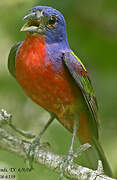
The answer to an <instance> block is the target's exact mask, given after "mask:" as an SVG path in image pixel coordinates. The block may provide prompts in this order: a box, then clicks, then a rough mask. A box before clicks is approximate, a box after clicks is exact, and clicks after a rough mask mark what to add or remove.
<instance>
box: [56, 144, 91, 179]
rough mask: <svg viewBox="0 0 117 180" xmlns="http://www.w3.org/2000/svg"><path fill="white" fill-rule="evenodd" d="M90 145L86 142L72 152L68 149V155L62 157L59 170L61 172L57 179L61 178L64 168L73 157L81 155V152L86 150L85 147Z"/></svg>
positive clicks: (87, 147) (70, 162)
mask: <svg viewBox="0 0 117 180" xmlns="http://www.w3.org/2000/svg"><path fill="white" fill-rule="evenodd" d="M90 147H91V145H90V144H88V143H86V144H83V145H81V146H80V147H79V148H78V150H77V152H76V153H74V152H73V151H71V150H70V151H69V152H68V155H67V156H66V157H65V158H64V161H63V162H62V163H61V165H60V171H61V174H60V177H59V180H61V179H62V178H63V176H64V172H65V170H66V168H67V167H68V166H69V165H71V164H72V162H73V161H74V159H75V158H78V157H79V156H81V154H82V153H83V152H84V151H86V150H87V149H89V148H90Z"/></svg>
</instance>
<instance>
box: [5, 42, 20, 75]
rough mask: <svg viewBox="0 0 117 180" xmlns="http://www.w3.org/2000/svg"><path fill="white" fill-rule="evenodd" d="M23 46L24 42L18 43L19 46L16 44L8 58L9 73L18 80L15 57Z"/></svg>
mask: <svg viewBox="0 0 117 180" xmlns="http://www.w3.org/2000/svg"><path fill="white" fill-rule="evenodd" d="M21 44H22V42H18V43H17V44H15V45H14V46H13V47H12V48H11V50H10V53H9V56H8V69H9V72H10V73H11V74H12V76H13V77H15V78H16V70H15V57H16V54H17V51H18V49H19V47H20V45H21Z"/></svg>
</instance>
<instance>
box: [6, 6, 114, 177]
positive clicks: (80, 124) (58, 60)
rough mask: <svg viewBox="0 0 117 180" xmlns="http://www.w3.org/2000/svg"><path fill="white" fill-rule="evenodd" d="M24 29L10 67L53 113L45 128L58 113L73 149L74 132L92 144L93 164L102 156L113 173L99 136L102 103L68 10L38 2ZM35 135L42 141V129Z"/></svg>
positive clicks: (108, 171) (90, 156)
mask: <svg viewBox="0 0 117 180" xmlns="http://www.w3.org/2000/svg"><path fill="white" fill-rule="evenodd" d="M24 20H26V21H27V22H26V24H24V26H23V27H22V29H21V31H23V32H27V36H26V39H25V40H24V41H23V42H19V43H17V44H16V45H15V46H13V47H12V49H11V51H10V54H9V58H8V68H9V71H10V72H11V74H12V75H13V76H14V77H15V78H16V79H17V81H18V83H19V84H20V85H21V87H22V89H23V90H24V92H25V93H26V94H27V95H28V96H29V97H30V98H31V99H32V100H33V101H34V102H35V103H37V104H38V105H40V106H41V107H43V108H44V109H46V110H47V111H48V112H50V113H51V114H52V117H51V118H50V120H49V122H48V123H47V125H46V128H45V129H47V127H48V126H49V124H51V122H52V121H53V119H54V118H55V117H56V118H57V119H58V121H59V122H60V123H61V124H62V125H63V126H64V127H65V128H67V129H68V130H69V131H70V132H72V133H73V137H72V144H71V147H70V150H69V153H68V156H70V155H71V154H72V153H73V144H74V137H75V136H77V137H78V138H79V140H80V142H81V144H84V143H89V144H91V145H92V148H91V149H92V150H91V152H90V153H88V151H87V156H88V160H89V162H90V163H91V164H92V168H93V169H96V168H97V161H98V160H99V159H100V160H101V161H102V163H103V167H104V171H105V173H106V174H107V175H109V176H112V172H111V169H110V166H109V164H108V162H107V160H106V157H105V155H104V152H103V150H102V147H101V145H100V143H99V140H98V139H99V138H98V124H99V123H98V116H97V112H98V106H97V101H96V97H95V93H94V89H93V87H92V84H91V81H90V79H89V76H88V73H87V70H86V69H85V67H84V65H83V64H82V62H81V61H80V59H79V58H78V57H77V56H76V55H75V54H74V53H73V51H72V50H71V49H70V47H69V44H68V41H67V35H66V24H65V19H64V17H63V15H62V14H61V13H60V12H59V11H58V10H56V9H53V8H51V7H47V6H36V7H34V8H32V9H31V11H30V12H29V14H28V15H26V16H25V17H24ZM45 129H44V130H43V131H42V132H41V133H40V134H39V136H38V138H37V139H36V140H35V142H37V141H38V140H39V139H40V137H41V134H43V132H44V131H45Z"/></svg>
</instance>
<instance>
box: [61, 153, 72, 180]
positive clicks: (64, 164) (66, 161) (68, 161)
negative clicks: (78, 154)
mask: <svg viewBox="0 0 117 180" xmlns="http://www.w3.org/2000/svg"><path fill="white" fill-rule="evenodd" d="M73 160H74V153H73V151H69V152H68V154H67V156H65V158H64V160H63V162H62V163H61V165H60V172H61V173H60V177H59V180H61V179H62V178H63V176H64V172H65V170H66V168H68V166H69V165H71V164H72V162H73Z"/></svg>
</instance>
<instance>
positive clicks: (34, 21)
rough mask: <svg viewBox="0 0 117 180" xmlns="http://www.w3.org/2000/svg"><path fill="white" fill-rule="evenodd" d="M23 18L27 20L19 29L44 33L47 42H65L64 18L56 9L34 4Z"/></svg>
mask: <svg viewBox="0 0 117 180" xmlns="http://www.w3.org/2000/svg"><path fill="white" fill-rule="evenodd" d="M24 19H25V20H28V21H27V23H26V24H25V25H24V26H23V27H22V29H21V31H27V32H31V33H36V34H40V35H44V36H45V39H46V42H47V43H48V44H51V43H57V42H64V43H66V44H67V35H66V24H65V19H64V17H63V15H62V14H61V13H60V12H59V11H58V10H56V9H53V8H51V7H48V6H36V7H34V8H32V9H31V12H30V13H29V14H28V15H26V16H25V17H24Z"/></svg>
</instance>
